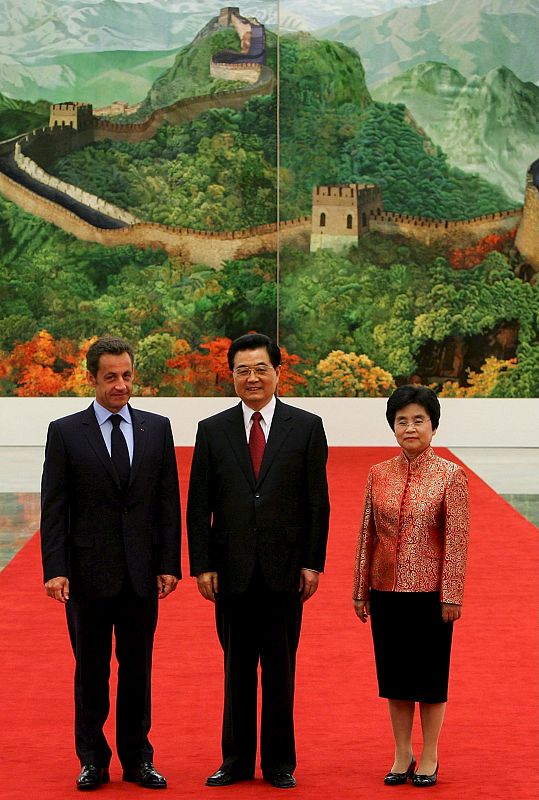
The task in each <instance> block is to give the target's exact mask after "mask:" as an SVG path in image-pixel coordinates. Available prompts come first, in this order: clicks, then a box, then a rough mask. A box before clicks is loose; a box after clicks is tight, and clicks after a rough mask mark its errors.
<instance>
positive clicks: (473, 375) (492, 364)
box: [432, 356, 517, 397]
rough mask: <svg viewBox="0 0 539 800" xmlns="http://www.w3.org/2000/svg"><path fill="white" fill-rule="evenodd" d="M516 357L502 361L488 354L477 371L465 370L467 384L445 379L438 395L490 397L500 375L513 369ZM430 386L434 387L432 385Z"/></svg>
mask: <svg viewBox="0 0 539 800" xmlns="http://www.w3.org/2000/svg"><path fill="white" fill-rule="evenodd" d="M516 365H517V362H516V358H510V359H508V360H507V361H502V360H501V359H499V358H495V357H494V356H490V357H489V358H487V359H485V363H484V364H483V365H482V367H481V369H480V371H479V372H472V371H471V370H470V369H468V370H466V371H467V373H468V378H467V381H468V386H459V384H458V383H457V382H456V381H446V382H445V383H444V384H443V385H442V388H441V390H440V392H439V395H438V396H439V397H491V395H492V393H493V391H494V388H495V386H496V384H497V383H498V379H499V377H500V375H501V374H502V373H504V372H509V371H511V370H513V369H515V367H516ZM432 388H435V387H434V386H433V387H432Z"/></svg>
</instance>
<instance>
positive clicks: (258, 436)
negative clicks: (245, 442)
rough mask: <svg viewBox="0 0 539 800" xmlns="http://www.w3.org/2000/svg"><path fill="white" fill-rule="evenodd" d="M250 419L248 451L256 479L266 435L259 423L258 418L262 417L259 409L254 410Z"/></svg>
mask: <svg viewBox="0 0 539 800" xmlns="http://www.w3.org/2000/svg"><path fill="white" fill-rule="evenodd" d="M251 419H252V421H253V424H252V425H251V430H250V432H249V452H250V454H251V462H252V465H253V471H254V473H255V478H256V479H257V480H258V474H259V472H260V465H261V464H262V457H263V456H264V448H265V446H266V437H265V436H264V431H263V430H262V426H261V425H260V420H261V419H262V414H261V413H260V411H255V412H254V414H253V416H252V417H251Z"/></svg>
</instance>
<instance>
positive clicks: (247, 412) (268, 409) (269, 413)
mask: <svg viewBox="0 0 539 800" xmlns="http://www.w3.org/2000/svg"><path fill="white" fill-rule="evenodd" d="M276 405H277V400H276V399H275V395H273V396H272V398H271V400H270V401H269V403H266V405H265V406H264V408H261V409H259V410H260V413H261V414H262V419H263V420H264V423H265V424H266V425H267V427H268V428H269V426H270V425H271V421H272V419H273V415H274V413H275V406H276ZM241 408H242V411H243V421H244V423H245V427H247V425H249V423H250V422H251V417H252V416H253V414H254V409H252V408H249V406H248V405H246V404H245V403H244V402H243V400H242V401H241Z"/></svg>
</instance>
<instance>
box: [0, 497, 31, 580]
mask: <svg viewBox="0 0 539 800" xmlns="http://www.w3.org/2000/svg"><path fill="white" fill-rule="evenodd" d="M38 527H39V492H4V493H0V569H3V568H4V567H5V566H6V564H8V563H9V562H10V561H11V559H12V558H13V556H14V555H15V553H17V552H18V551H19V550H20V549H21V547H22V546H23V545H24V544H26V542H27V541H28V539H30V538H31V537H32V536H33V535H34V533H35V532H36V531H37V529H38Z"/></svg>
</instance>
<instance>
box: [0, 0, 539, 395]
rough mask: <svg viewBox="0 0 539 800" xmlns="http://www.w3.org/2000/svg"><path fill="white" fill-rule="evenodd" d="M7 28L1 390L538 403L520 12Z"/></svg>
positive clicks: (533, 158)
mask: <svg viewBox="0 0 539 800" xmlns="http://www.w3.org/2000/svg"><path fill="white" fill-rule="evenodd" d="M5 6H6V15H5V25H4V30H3V32H2V33H1V34H0V40H1V45H2V47H1V52H2V53H4V55H3V56H0V271H1V275H0V287H1V293H0V351H1V360H0V393H1V394H3V395H14V396H50V395H81V394H84V393H85V392H86V386H85V378H84V375H85V372H84V353H85V351H86V348H87V346H88V343H89V341H90V340H91V337H92V336H93V335H95V334H96V333H102V332H105V331H108V332H115V333H119V334H121V335H124V336H126V337H128V338H130V339H131V340H133V341H134V342H135V343H136V345H137V368H138V381H139V385H138V392H139V394H142V395H161V396H185V395H188V396H198V395H219V394H223V395H228V394H232V393H233V389H232V384H231V381H230V376H229V372H228V368H227V365H226V350H227V347H228V343H229V341H230V339H232V338H234V337H235V336H237V335H240V334H241V333H244V332H245V331H247V330H259V331H263V332H267V333H269V334H270V335H273V336H276V337H278V339H279V341H280V343H281V345H282V347H283V351H284V354H285V369H284V371H283V378H282V381H281V391H282V393H284V394H295V395H304V396H330V397H331V396H351V397H357V396H359V397H361V396H366V397H369V396H385V395H387V394H388V393H389V392H390V391H391V390H392V389H393V388H394V386H395V385H398V384H400V383H404V382H409V381H416V382H423V383H427V384H430V385H432V386H434V387H435V388H436V389H437V391H438V392H439V393H440V395H442V396H456V397H474V396H482V397H535V396H538V395H539V347H538V339H539V288H538V287H539V281H538V279H537V272H538V271H539V194H538V192H539V56H538V55H537V52H536V41H537V36H538V34H539V16H538V14H537V8H536V2H535V0H519V2H518V3H513V4H511V8H510V9H509V8H508V6H507V4H505V3H503V2H501V0H466V2H464V1H463V0H441V1H440V2H425V0H416V2H411V1H410V0H408V2H407V3H406V4H405V3H404V2H400V1H399V0H354V2H353V3H349V2H348V3H345V2H344V0H331V2H322V0H309V2H307V0H281V2H277V1H276V2H273V3H271V2H270V3H247V4H245V5H242V6H220V5H219V4H217V5H215V4H214V3H213V2H212V1H211V0H203V2H197V3H192V2H180V1H173V2H167V3H163V2H161V0H141V1H140V2H133V0H123V2H112V3H111V2H104V0H94V1H93V2H90V3H88V2H84V3H83V2H82V0H80V1H79V0H71V2H62V0H40V2H28V3H27V4H25V6H24V10H22V9H21V7H20V4H19V3H17V2H15V0H13V1H12V2H6V3H5Z"/></svg>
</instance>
